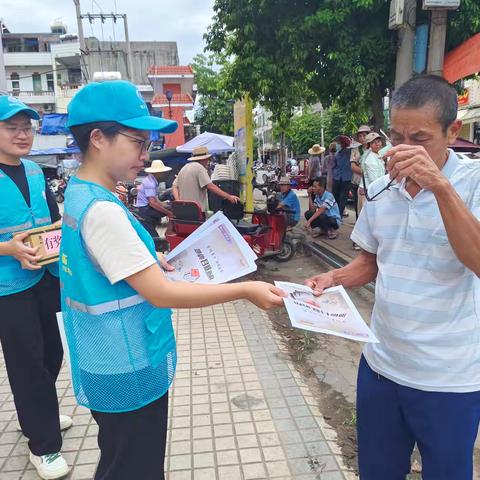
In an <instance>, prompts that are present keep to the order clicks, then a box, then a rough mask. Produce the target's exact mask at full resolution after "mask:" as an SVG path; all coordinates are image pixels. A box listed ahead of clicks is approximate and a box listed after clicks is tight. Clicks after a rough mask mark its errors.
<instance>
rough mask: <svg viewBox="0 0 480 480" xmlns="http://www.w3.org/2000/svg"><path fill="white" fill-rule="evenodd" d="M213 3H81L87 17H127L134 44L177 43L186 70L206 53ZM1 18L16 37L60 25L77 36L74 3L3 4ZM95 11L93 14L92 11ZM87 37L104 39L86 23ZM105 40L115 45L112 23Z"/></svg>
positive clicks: (6, 0)
mask: <svg viewBox="0 0 480 480" xmlns="http://www.w3.org/2000/svg"><path fill="white" fill-rule="evenodd" d="M213 3H214V0H116V1H115V0H94V1H93V2H92V0H81V6H82V13H100V8H101V9H102V10H103V12H104V13H111V12H112V11H114V9H115V4H116V7H117V10H116V11H117V13H126V14H127V16H128V29H129V34H130V40H132V41H133V40H165V41H176V42H177V44H178V53H179V56H180V63H181V64H188V63H190V62H191V60H192V58H193V57H194V56H195V54H197V53H201V52H202V50H203V48H204V41H203V38H202V35H203V34H204V32H205V31H206V29H207V26H208V25H209V24H210V21H211V18H212V15H213V10H212V7H213ZM0 4H1V9H0V16H1V18H2V19H3V22H4V23H5V25H6V26H7V27H8V29H9V30H10V31H11V32H19V33H25V32H35V33H39V32H48V31H50V24H51V23H52V21H54V20H55V19H58V18H59V19H61V20H62V21H63V22H64V23H66V24H67V28H68V31H69V32H73V33H77V21H76V18H75V5H74V3H73V0H0ZM92 6H93V8H92ZM83 31H84V35H85V36H91V35H92V33H93V35H95V36H96V37H98V38H99V39H102V29H101V28H100V22H99V21H97V22H96V24H95V25H94V26H93V32H92V27H91V26H90V24H89V22H88V21H87V20H84V23H83ZM115 38H116V39H117V40H123V39H124V36H123V22H118V23H117V26H116V28H115ZM103 39H104V40H110V39H112V40H113V39H114V30H113V28H112V23H111V22H109V21H106V22H105V24H104V26H103Z"/></svg>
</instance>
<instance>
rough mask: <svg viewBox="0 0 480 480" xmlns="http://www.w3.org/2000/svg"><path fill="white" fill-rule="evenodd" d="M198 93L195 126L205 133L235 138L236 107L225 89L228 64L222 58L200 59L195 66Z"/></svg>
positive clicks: (200, 56) (209, 57)
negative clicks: (197, 125) (234, 112)
mask: <svg viewBox="0 0 480 480" xmlns="http://www.w3.org/2000/svg"><path fill="white" fill-rule="evenodd" d="M192 68H193V71H194V72H195V83H196V84H197V91H198V95H199V97H198V106H197V111H196V112H195V123H198V124H199V125H200V127H201V131H202V132H205V131H208V132H212V133H220V134H223V135H233V103H232V101H231V96H229V94H228V91H227V90H226V88H225V62H224V60H223V59H222V58H221V57H220V56H208V57H207V56H206V55H202V54H201V55H196V56H195V58H194V59H193V63H192Z"/></svg>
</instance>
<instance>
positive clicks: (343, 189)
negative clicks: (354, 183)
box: [332, 180, 351, 217]
mask: <svg viewBox="0 0 480 480" xmlns="http://www.w3.org/2000/svg"><path fill="white" fill-rule="evenodd" d="M350 185H351V182H350V181H348V182H342V181H341V180H334V181H333V187H332V189H333V192H332V193H333V196H334V197H335V200H336V202H337V204H338V208H339V209H340V216H341V217H343V212H344V210H345V205H346V204H347V197H348V190H349V189H350Z"/></svg>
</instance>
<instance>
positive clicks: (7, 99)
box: [0, 95, 40, 122]
mask: <svg viewBox="0 0 480 480" xmlns="http://www.w3.org/2000/svg"><path fill="white" fill-rule="evenodd" d="M17 113H24V114H25V115H28V116H29V117H30V118H31V119H33V120H39V119H40V115H39V114H38V112H37V111H36V110H34V109H33V108H30V107H29V106H27V105H25V104H24V103H22V102H21V101H20V100H19V99H18V98H16V97H11V96H9V95H1V96H0V122H2V121H4V120H8V119H9V118H12V117H13V116H15V115H16V114H17Z"/></svg>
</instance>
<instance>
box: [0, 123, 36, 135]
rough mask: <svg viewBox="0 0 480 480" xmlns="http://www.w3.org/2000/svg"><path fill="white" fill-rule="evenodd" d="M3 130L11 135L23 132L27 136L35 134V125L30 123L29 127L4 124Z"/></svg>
mask: <svg viewBox="0 0 480 480" xmlns="http://www.w3.org/2000/svg"><path fill="white" fill-rule="evenodd" d="M1 128H2V129H3V130H5V131H6V132H8V134H9V135H10V136H11V137H18V136H19V135H20V134H21V133H23V134H24V135H25V136H26V137H30V136H32V135H34V134H35V127H33V126H32V125H29V126H28V127H14V126H12V125H7V126H2V127H1Z"/></svg>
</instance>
